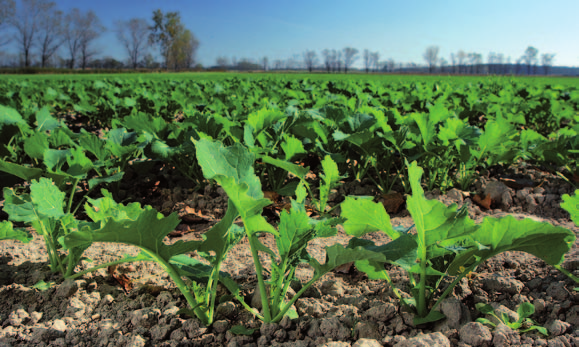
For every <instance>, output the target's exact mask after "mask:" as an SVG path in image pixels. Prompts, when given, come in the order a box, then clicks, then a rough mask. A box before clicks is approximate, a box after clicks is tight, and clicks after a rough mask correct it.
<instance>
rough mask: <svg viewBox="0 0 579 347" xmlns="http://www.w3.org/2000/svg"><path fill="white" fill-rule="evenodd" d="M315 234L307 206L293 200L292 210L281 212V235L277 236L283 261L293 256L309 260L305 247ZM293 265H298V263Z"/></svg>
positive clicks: (278, 247)
mask: <svg viewBox="0 0 579 347" xmlns="http://www.w3.org/2000/svg"><path fill="white" fill-rule="evenodd" d="M314 236H315V230H314V228H313V225H311V224H310V218H309V217H308V214H307V212H306V209H305V206H304V205H303V204H299V203H297V202H296V201H293V200H292V202H291V209H290V212H289V213H288V212H287V211H285V210H284V211H283V212H282V213H281V216H280V223H279V237H277V238H276V243H277V249H278V251H279V256H280V258H281V259H282V262H283V261H284V260H286V259H290V261H291V259H292V258H294V259H295V260H302V259H303V260H307V258H306V255H307V252H306V250H305V249H306V246H307V244H308V242H309V241H310V240H311V239H312V238H314ZM296 256H297V259H296ZM293 265H297V263H295V264H293Z"/></svg>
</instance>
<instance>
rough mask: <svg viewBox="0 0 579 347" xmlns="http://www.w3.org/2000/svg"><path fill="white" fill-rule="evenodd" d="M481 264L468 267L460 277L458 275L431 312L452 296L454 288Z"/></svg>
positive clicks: (477, 263)
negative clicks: (449, 295)
mask: <svg viewBox="0 0 579 347" xmlns="http://www.w3.org/2000/svg"><path fill="white" fill-rule="evenodd" d="M479 264H480V262H476V263H474V264H473V265H471V266H469V267H467V268H466V269H465V270H464V271H463V272H462V273H461V274H460V275H458V276H457V277H456V278H455V279H454V281H452V283H450V285H449V286H448V287H447V288H446V290H445V291H444V292H443V293H442V295H440V297H439V298H438V300H436V302H435V303H434V305H433V306H432V308H431V309H430V311H434V309H436V307H437V306H438V305H439V304H440V302H441V301H442V300H444V298H446V297H447V296H448V294H450V293H451V292H452V290H453V289H454V287H455V286H456V285H457V284H458V282H459V281H460V280H461V279H462V278H463V277H464V276H466V275H468V274H469V273H470V272H471V271H472V270H474V268H476V267H477V266H478V265H479Z"/></svg>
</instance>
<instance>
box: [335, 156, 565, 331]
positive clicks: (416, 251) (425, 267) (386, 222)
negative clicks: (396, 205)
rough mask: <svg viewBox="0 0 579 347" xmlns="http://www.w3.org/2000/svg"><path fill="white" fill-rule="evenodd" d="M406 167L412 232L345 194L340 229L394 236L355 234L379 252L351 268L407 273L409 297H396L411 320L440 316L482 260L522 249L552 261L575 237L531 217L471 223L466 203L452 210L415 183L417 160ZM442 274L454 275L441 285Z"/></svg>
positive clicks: (372, 273) (375, 275)
mask: <svg viewBox="0 0 579 347" xmlns="http://www.w3.org/2000/svg"><path fill="white" fill-rule="evenodd" d="M408 172H409V175H410V177H409V178H410V184H411V187H412V195H411V196H409V197H408V199H407V202H406V203H407V206H408V210H409V212H410V214H411V216H412V218H413V220H414V224H415V232H412V233H411V232H409V230H398V229H395V228H393V227H392V225H391V223H390V218H389V216H388V214H387V213H386V211H385V210H384V208H383V207H382V206H381V205H379V204H377V203H374V202H371V201H368V200H361V199H355V198H347V199H346V201H345V202H344V203H343V204H342V217H344V218H345V219H346V222H345V223H344V229H345V231H346V232H347V233H348V234H350V235H353V236H357V237H358V236H362V235H364V234H366V233H368V232H373V231H383V232H385V233H386V234H388V236H390V237H391V238H392V239H393V241H392V242H390V243H388V244H386V245H383V246H376V245H374V243H373V242H371V241H366V240H361V239H358V238H356V237H355V238H353V239H352V240H351V242H350V245H351V247H358V246H360V245H362V246H364V248H366V249H367V250H372V251H374V252H377V253H380V254H382V255H383V256H384V257H383V259H382V260H379V261H376V260H373V261H369V260H359V261H357V262H356V267H357V268H358V269H359V270H361V271H363V272H365V273H366V274H367V275H368V276H369V277H370V278H371V279H385V280H387V281H389V282H392V281H391V279H390V277H389V276H388V273H387V272H386V270H385V269H384V264H385V263H391V264H394V265H397V266H400V267H402V268H403V269H405V270H406V271H408V272H409V274H410V285H411V288H410V291H411V295H412V299H406V298H403V297H402V296H401V295H399V298H400V300H401V301H402V303H403V304H404V305H406V306H408V307H410V308H411V309H412V310H413V311H414V312H415V314H416V315H415V318H414V322H415V324H422V323H428V322H432V321H436V320H439V319H442V318H444V315H443V314H442V313H440V312H439V311H437V310H436V307H437V306H438V304H439V303H440V302H441V300H443V299H444V298H445V297H446V296H447V295H448V294H450V293H451V292H452V290H453V288H454V286H455V285H456V284H457V283H458V282H459V281H460V280H461V279H462V278H463V277H464V276H466V275H467V274H468V273H470V272H471V271H474V270H475V269H476V268H477V266H479V265H480V264H481V263H483V262H484V261H486V260H487V259H489V258H491V257H493V256H495V255H497V254H499V253H502V252H505V251H523V252H527V253H530V254H532V255H535V256H536V257H538V258H540V259H542V260H544V261H545V262H546V263H548V264H550V265H554V266H556V265H558V264H560V263H561V262H562V260H563V256H564V255H565V253H566V252H568V251H569V249H570V248H571V245H572V244H573V242H574V241H575V235H574V233H573V232H572V231H570V230H567V229H565V228H561V227H556V226H553V225H551V224H549V223H540V222H536V221H533V220H530V219H524V220H517V219H515V218H514V217H512V216H507V217H504V218H491V217H486V218H484V219H483V221H482V222H481V223H480V224H475V223H474V221H473V220H471V219H470V218H469V217H468V213H467V210H466V205H465V206H463V207H462V208H460V209H457V207H456V205H455V204H453V205H451V206H448V207H447V206H445V205H444V204H443V203H441V202H439V201H437V200H427V199H426V198H425V197H424V191H423V189H422V187H421V184H420V178H421V176H422V172H423V171H422V169H421V168H419V167H418V165H417V164H416V162H413V163H412V164H411V165H409V166H408ZM393 245H396V246H393ZM446 277H454V278H453V280H452V282H451V283H450V284H448V285H446V288H444V289H443V288H442V283H443V280H444V279H445V278H446ZM391 284H392V283H391ZM392 285H393V284H392ZM439 288H440V289H439ZM396 293H398V292H396ZM398 294H399V293H398Z"/></svg>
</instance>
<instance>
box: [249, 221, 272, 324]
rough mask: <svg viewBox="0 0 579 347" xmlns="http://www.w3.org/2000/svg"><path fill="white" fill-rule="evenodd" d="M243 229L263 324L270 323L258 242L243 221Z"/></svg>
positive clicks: (252, 231)
mask: <svg viewBox="0 0 579 347" xmlns="http://www.w3.org/2000/svg"><path fill="white" fill-rule="evenodd" d="M243 224H244V225H245V228H246V230H247V234H248V235H247V238H248V240H249V246H250V248H251V256H252V257H253V264H254V266H255V274H256V276H257V284H258V286H259V292H260V294H261V306H262V309H263V316H264V318H265V319H264V322H266V323H270V322H271V313H270V310H269V302H268V295H267V291H266V288H265V281H264V279H263V267H262V266H261V262H260V261H259V254H258V251H257V250H258V244H257V243H258V242H259V240H257V236H255V231H254V230H250V229H249V227H250V226H249V224H248V223H246V222H245V220H244V221H243Z"/></svg>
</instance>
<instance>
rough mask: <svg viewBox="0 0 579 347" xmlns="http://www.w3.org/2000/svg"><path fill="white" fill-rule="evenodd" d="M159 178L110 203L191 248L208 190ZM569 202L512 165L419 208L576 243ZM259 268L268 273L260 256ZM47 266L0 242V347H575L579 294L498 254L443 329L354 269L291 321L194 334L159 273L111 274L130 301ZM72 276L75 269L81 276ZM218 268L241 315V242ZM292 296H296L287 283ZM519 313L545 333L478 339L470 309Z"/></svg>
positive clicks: (320, 289)
mask: <svg viewBox="0 0 579 347" xmlns="http://www.w3.org/2000/svg"><path fill="white" fill-rule="evenodd" d="M163 174H164V175H165V176H163ZM163 174H162V175H148V176H147V177H148V178H147V179H146V180H143V181H140V182H141V183H139V185H138V186H131V185H128V186H124V187H122V188H123V189H122V191H123V192H124V193H123V194H126V195H130V196H128V197H130V198H131V200H133V201H134V200H137V201H142V202H145V203H151V204H152V205H153V206H155V207H156V208H158V209H159V210H162V211H163V212H164V213H169V212H178V213H179V215H180V216H181V218H182V223H181V225H180V226H179V227H178V228H177V230H176V232H175V235H178V236H176V237H172V238H170V239H167V242H175V241H176V240H180V239H194V238H200V235H201V233H202V232H203V231H205V230H207V229H208V228H209V227H210V226H211V225H213V224H214V223H216V222H217V221H218V220H219V219H220V218H221V217H222V216H223V214H224V211H225V203H226V196H225V194H224V192H223V191H222V190H221V189H219V188H218V187H212V186H210V185H209V186H207V188H205V189H204V190H202V191H195V190H194V187H191V186H190V184H188V183H186V182H185V181H184V180H182V179H181V178H179V176H178V175H177V174H174V173H167V172H166V173H163ZM512 181H514V183H513V182H512ZM398 191H401V190H398ZM569 193H572V186H571V185H570V184H568V183H567V182H565V181H564V180H562V179H560V178H559V177H557V176H555V175H552V174H549V173H547V172H543V171H541V170H538V169H537V168H533V167H525V166H523V167H521V168H517V169H512V170H511V171H509V172H490V173H489V174H488V175H485V176H483V177H482V178H481V179H480V180H478V181H477V183H476V184H475V186H474V187H473V192H470V194H469V193H467V192H461V191H458V190H456V189H453V190H451V191H449V192H447V194H444V195H441V194H440V193H439V192H437V191H434V192H428V193H427V197H429V198H436V199H439V200H441V201H442V202H444V203H446V204H450V203H454V202H456V203H458V204H459V205H462V204H464V203H469V204H470V205H469V208H468V210H469V214H470V216H471V217H472V218H473V219H475V220H477V221H479V220H480V219H482V218H483V217H484V216H486V215H493V216H502V215H505V214H515V215H516V216H517V217H520V218H526V217H528V218H534V219H539V220H542V221H547V222H549V223H552V224H554V225H558V226H562V227H565V228H569V229H571V230H573V231H575V233H577V232H578V228H577V227H576V226H575V225H574V224H573V223H572V222H571V221H570V220H569V216H568V214H567V213H566V212H565V211H563V210H562V209H561V208H560V207H559V204H560V203H561V195H562V194H569ZM476 194H478V195H479V196H480V197H481V199H484V198H487V197H488V196H491V200H488V198H487V202H489V201H490V204H491V205H490V207H491V209H489V210H486V209H485V208H484V206H485V205H483V207H481V206H479V205H477V204H475V203H473V202H472V200H473V199H474V196H476ZM344 195H374V196H378V195H379V194H378V192H376V190H375V188H374V187H373V185H372V184H369V183H367V182H362V183H361V182H349V183H346V184H344V185H342V186H341V187H339V188H338V189H337V191H336V192H335V193H334V194H332V197H331V198H332V199H333V202H332V203H338V202H339V201H340V200H341V199H343V196H344ZM380 199H390V198H384V197H379V198H378V200H380ZM386 203H388V202H386ZM399 208H400V211H399V212H398V213H392V214H391V217H392V224H393V225H395V226H396V225H402V226H406V227H409V226H411V225H412V220H411V218H410V217H409V214H408V212H407V211H406V210H405V208H404V205H403V204H402V205H400V206H399ZM273 213H275V212H273ZM272 218H273V219H275V216H273V217H272ZM366 237H367V238H369V239H372V240H373V241H375V242H376V243H377V244H380V243H385V242H388V238H387V237H386V236H385V235H384V234H382V233H373V234H369V235H367V236H366ZM349 238H350V237H349V236H348V235H346V234H345V233H343V232H340V233H339V234H338V235H337V236H335V237H332V238H327V239H316V240H314V241H312V242H311V243H310V244H309V247H308V251H309V252H310V254H311V255H312V256H314V257H316V258H317V259H318V260H319V261H320V262H323V261H324V259H325V253H324V247H325V246H329V245H332V244H334V243H336V242H338V243H341V244H344V245H345V244H347V243H348V241H349ZM262 242H263V243H264V244H266V245H267V246H270V247H271V248H275V244H274V240H273V238H272V237H271V235H266V236H263V238H262ZM578 245H579V242H576V243H575V245H574V246H573V248H572V250H571V251H570V252H569V253H568V254H567V256H566V260H565V262H564V263H563V267H564V268H566V269H568V270H569V271H571V272H573V273H574V274H575V275H576V276H577V275H579V266H578V265H579V247H578ZM125 253H128V254H136V253H137V249H136V248H134V247H130V246H123V245H116V244H95V245H93V246H92V247H91V248H89V249H88V250H87V252H86V253H85V256H87V257H88V258H90V259H92V260H93V263H94V264H99V263H104V262H107V261H112V260H115V259H118V257H119V255H120V254H125ZM263 260H264V262H265V263H266V264H267V258H266V257H265V256H264V257H263ZM46 261H47V255H46V252H45V248H44V244H43V242H42V241H41V239H40V238H38V237H36V238H35V239H34V241H32V242H31V243H30V244H26V245H24V244H21V243H19V242H12V241H2V242H0V298H1V300H2V303H3V304H2V305H1V306H0V322H1V323H2V325H1V330H0V346H206V347H207V346H232V347H233V346H248V347H249V346H358V347H361V346H400V347H402V346H464V347H467V346H493V345H494V346H577V347H579V292H578V291H575V290H574V288H576V287H579V284H577V283H575V282H573V281H572V280H571V279H569V278H568V277H567V276H566V275H564V274H562V273H561V272H559V271H558V270H556V269H554V268H552V267H550V266H548V265H546V264H545V263H544V262H543V261H541V260H539V259H537V258H535V257H533V256H530V255H528V254H526V253H520V252H506V253H503V254H500V255H498V256H496V257H494V258H492V259H490V260H489V261H487V262H486V263H484V264H483V265H482V266H480V267H479V268H478V269H477V270H476V273H475V274H473V275H472V276H469V277H468V278H464V279H463V281H462V282H461V283H460V284H459V285H458V286H457V288H456V289H455V291H454V293H453V295H452V296H451V297H449V298H448V299H446V300H445V301H444V302H443V304H442V305H441V310H442V311H443V313H445V314H446V316H447V317H448V318H447V319H446V320H443V321H440V322H437V323H433V324H427V325H424V326H419V327H416V326H414V325H413V323H412V315H411V314H410V313H408V312H406V311H405V309H404V308H403V307H401V306H400V304H399V302H398V301H397V299H396V296H395V295H394V294H393V291H392V288H390V287H389V285H388V284H387V283H386V282H383V281H372V280H368V279H367V277H366V276H365V275H364V274H362V273H359V272H358V271H357V270H356V269H355V268H353V267H352V268H347V267H344V268H342V269H340V271H335V272H333V273H330V274H328V275H326V276H325V277H324V278H322V280H321V281H320V282H319V283H317V284H316V285H314V287H313V288H312V289H310V290H308V291H307V292H306V293H305V295H304V296H302V297H301V298H300V299H299V300H298V301H297V303H296V309H297V312H298V313H299V315H300V318H299V319H296V320H290V319H287V318H285V319H284V320H282V322H280V323H279V324H261V322H260V321H258V320H256V319H255V318H254V317H253V316H252V315H251V314H250V313H249V312H247V311H246V310H245V309H244V308H243V307H242V306H241V305H240V304H239V303H238V302H236V301H228V300H227V299H225V301H224V302H222V303H221V304H219V306H218V308H217V317H216V321H215V323H214V324H213V325H212V326H210V327H205V326H203V325H202V324H201V323H200V322H199V320H197V319H196V318H188V317H185V316H183V315H177V314H176V313H177V311H178V309H179V308H183V307H185V306H186V302H185V300H184V298H183V297H182V295H181V294H180V292H179V291H178V290H177V289H176V287H175V286H174V285H173V284H172V282H171V281H170V278H169V277H168V276H167V274H165V273H164V272H163V271H162V270H161V268H160V267H158V266H157V265H155V264H153V263H133V264H128V265H120V266H119V267H118V268H117V273H122V274H125V275H126V276H127V277H128V278H129V279H130V280H131V281H132V284H133V285H134V289H132V290H129V291H125V290H124V289H123V288H122V287H121V285H120V284H119V282H118V281H115V280H114V279H113V278H112V277H111V275H110V274H109V273H107V271H106V270H105V269H102V270H99V271H97V272H94V273H92V274H88V275H85V276H84V277H83V278H82V279H80V280H76V281H71V280H69V281H65V282H62V280H61V277H60V276H57V275H54V274H52V273H51V272H50V270H49V268H48V265H47V262H46ZM82 266H83V267H85V268H88V267H89V264H88V263H83V265H82ZM222 269H223V270H224V271H227V272H229V273H230V274H231V275H232V277H233V279H234V280H236V281H237V282H238V283H239V284H240V285H241V287H242V288H243V292H244V295H245V297H246V302H251V300H252V296H253V294H254V290H255V287H256V277H255V269H254V266H253V262H252V259H251V253H250V251H249V247H248V243H247V240H243V241H242V242H240V244H238V245H237V246H236V247H235V248H234V249H233V250H232V251H231V252H230V253H229V255H228V258H227V260H226V262H225V263H224V264H223V268H222ZM312 273H313V272H312V270H311V269H309V267H307V266H303V267H302V266H300V267H299V268H298V271H297V276H298V278H300V279H301V280H302V281H303V280H307V279H308V278H310V277H311V275H312ZM389 273H390V275H391V277H392V279H393V281H394V282H395V284H396V285H397V287H398V288H399V289H400V290H402V291H403V292H404V293H408V292H409V288H408V287H407V285H406V283H407V280H408V277H407V275H406V273H405V272H404V271H402V270H400V269H398V268H395V267H392V268H390V269H389ZM40 280H44V281H46V282H55V284H54V285H53V286H52V287H50V288H49V289H47V290H43V291H41V290H37V289H34V288H32V286H33V285H34V284H36V283H38V282H39V281H40ZM293 289H294V290H299V284H296V286H295V288H293ZM224 294H226V291H225V290H224ZM225 298H226V297H225ZM524 301H528V302H531V303H533V304H534V305H535V308H536V312H535V314H534V315H533V316H532V317H531V318H532V319H534V320H535V321H536V322H537V324H538V325H541V326H544V327H547V329H548V330H549V332H550V336H549V337H544V336H542V335H540V334H538V333H536V332H528V333H519V332H517V331H512V330H511V329H510V328H508V327H506V326H504V325H499V326H498V327H497V328H495V329H491V328H488V327H487V326H484V325H482V324H480V323H476V322H474V320H475V319H476V318H478V317H480V316H481V314H480V313H479V312H478V311H477V310H476V309H475V304H476V303H479V302H484V303H489V304H491V305H493V306H494V307H496V310H497V311H498V312H505V313H506V314H508V315H509V316H510V317H515V316H516V308H517V306H518V305H519V304H520V303H521V302H524ZM238 324H242V325H244V326H245V327H247V328H250V329H251V328H253V329H256V330H255V331H254V332H253V334H252V335H250V336H245V335H234V334H232V333H231V332H230V331H229V329H230V328H231V327H232V326H234V325H238Z"/></svg>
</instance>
